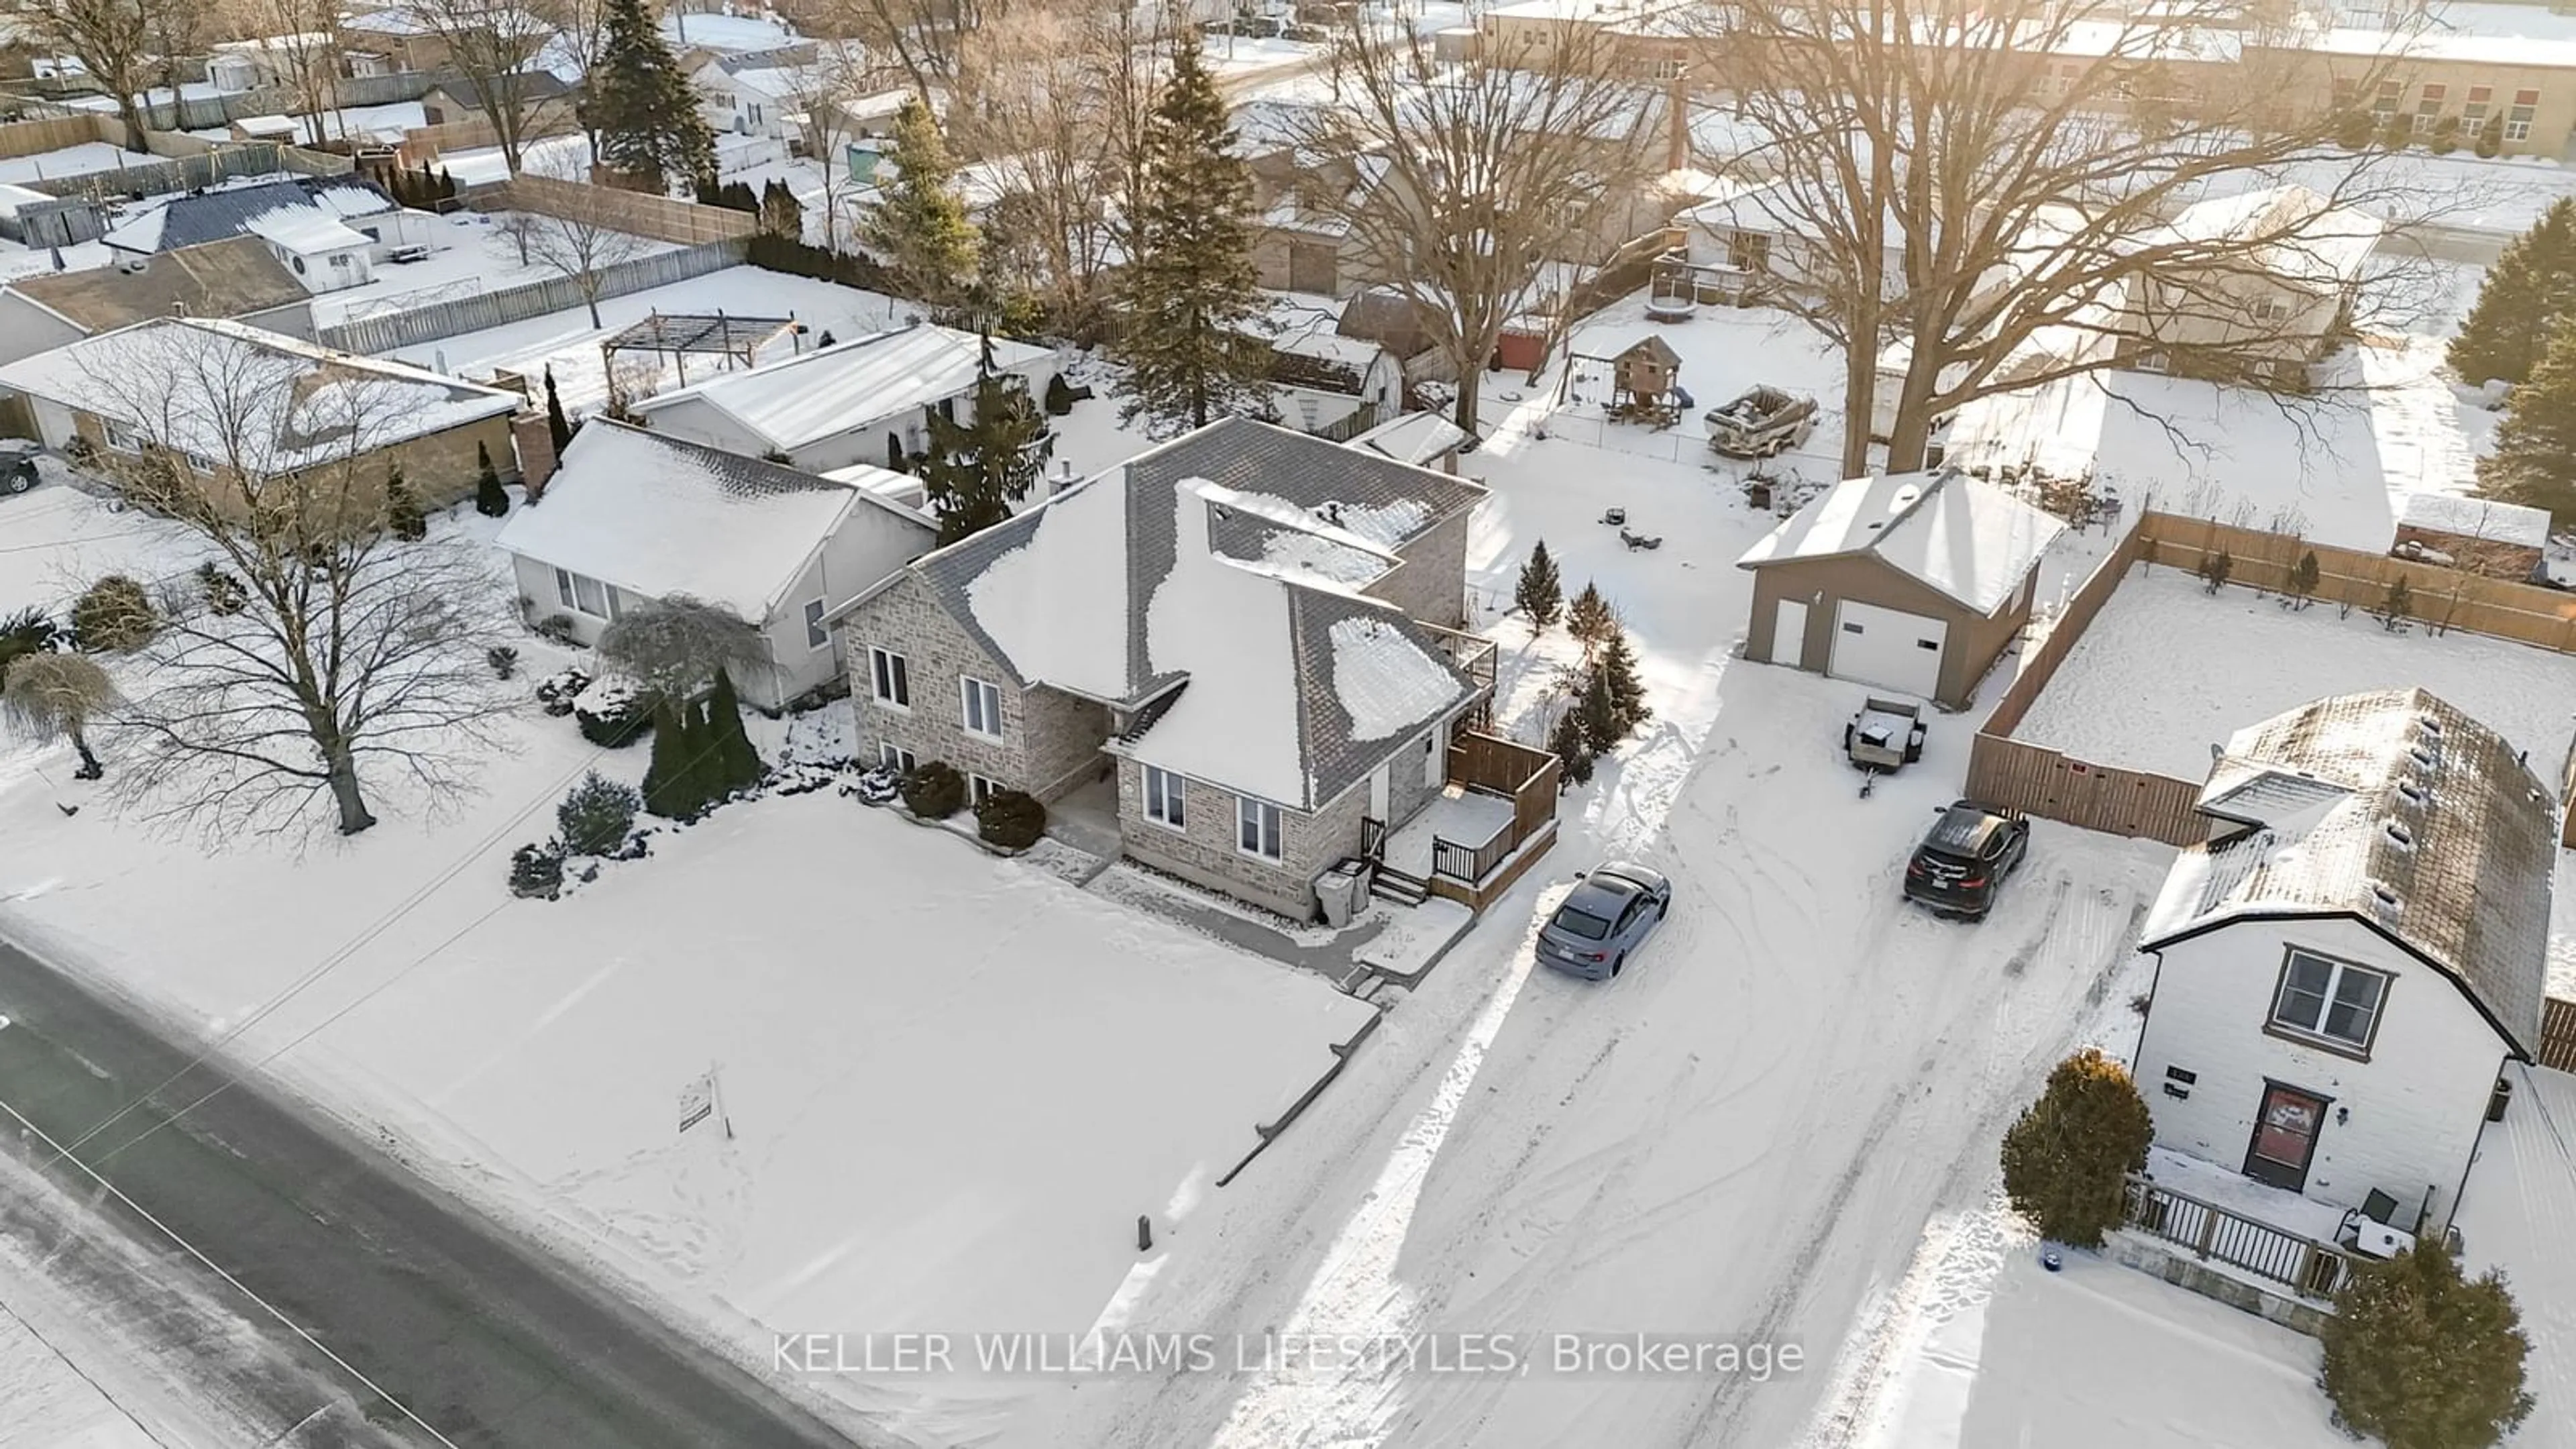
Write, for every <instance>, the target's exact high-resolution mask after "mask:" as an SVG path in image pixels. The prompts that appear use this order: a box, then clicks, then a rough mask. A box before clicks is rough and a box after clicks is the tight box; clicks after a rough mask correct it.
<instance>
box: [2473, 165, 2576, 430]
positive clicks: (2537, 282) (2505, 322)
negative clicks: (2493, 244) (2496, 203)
mask: <svg viewBox="0 0 2576 1449" xmlns="http://www.w3.org/2000/svg"><path fill="white" fill-rule="evenodd" d="M2571 312H2576V198H2570V197H2560V198H2559V199H2558V201H2557V202H2556V203H2555V204H2554V205H2552V206H2551V207H2550V208H2549V210H2547V211H2545V212H2543V213H2541V217H2540V220H2539V221H2538V222H2536V223H2534V224H2533V225H2532V228H2531V230H2529V231H2527V232H2524V233H2523V234H2522V235H2520V236H2518V237H2515V238H2514V239H2513V241H2512V242H2511V243H2510V244H2508V245H2507V246H2506V247H2505V249H2504V252H2503V254H2502V255H2501V256H2498V257H2497V258H2496V261H2495V265H2494V266H2491V267H2489V268H2487V276H2486V280H2485V281H2484V282H2483V283H2481V284H2480V285H2479V287H2478V300H2477V303H2476V305H2474V306H2472V307H2471V308H2470V309H2469V315H2468V320H2466V321H2464V322H2462V323H2461V324H2460V335H2459V336H2457V337H2454V338H2452V339H2451V351H2450V359H2451V367H2452V369H2453V370H2454V371H2456V372H2458V373H2459V374H2460V380H2461V381H2462V382H2465V383H2468V384H2469V385H2470V386H2472V387H2474V386H2476V385H2478V384H2480V383H2483V382H2485V381H2487V380H2488V379H2489V378H2502V379H2503V380H2505V381H2506V382H2510V383H2522V382H2526V381H2528V380H2529V379H2530V377H2531V374H2532V370H2533V369H2534V368H2535V367H2537V366H2538V365H2539V363H2540V355H2541V353H2543V352H2544V351H2546V350H2547V349H2548V347H2549V335H2550V332H2551V330H2552V329H2553V328H2555V327H2556V326H2557V325H2558V323H2559V322H2560V321H2561V320H2562V319H2564V318H2565V317H2567V316H2568V315H2569V314H2570V313H2571Z"/></svg>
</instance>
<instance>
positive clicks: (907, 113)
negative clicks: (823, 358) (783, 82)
mask: <svg viewBox="0 0 2576 1449" xmlns="http://www.w3.org/2000/svg"><path fill="white" fill-rule="evenodd" d="M884 165H885V167H886V168H888V169H891V170H892V171H893V172H894V179H893V180H891V181H888V182H886V183H885V184H884V185H882V186H881V187H879V188H878V191H877V204H876V208H875V209H874V210H873V211H870V212H869V213H868V217H867V224H866V226H865V227H864V228H863V229H862V230H861V232H860V236H859V239H860V240H861V241H863V242H865V243H866V244H867V247H868V249H869V250H870V251H872V252H874V253H875V254H876V255H877V257H878V258H879V260H881V261H883V262H884V263H885V265H886V270H887V271H888V272H890V273H891V274H892V279H893V281H894V284H895V288H896V290H897V291H898V292H900V293H901V294H902V295H904V296H907V297H911V298H912V299H914V300H915V301H919V302H923V303H926V304H928V305H930V306H933V307H945V306H948V305H950V304H952V303H954V302H955V301H956V300H957V298H958V297H960V296H961V295H963V294H964V292H965V289H966V284H967V282H968V281H969V280H970V279H972V278H973V277H974V275H975V250H976V236H975V224H974V223H973V222H970V221H968V220H967V219H966V203H965V202H964V201H962V200H960V199H959V198H958V195H957V178H956V168H955V166H954V165H953V164H952V163H951V162H950V161H949V159H948V142H947V141H946V139H944V138H943V137H942V136H941V135H940V134H939V122H938V121H937V120H935V119H933V118H932V116H931V114H930V110H929V108H928V107H926V106H924V105H922V104H921V103H920V102H919V101H905V102H904V103H903V109H902V110H900V111H897V112H896V113H895V118H894V138H893V140H892V141H890V142H889V143H888V144H887V146H886V152H885V160H884Z"/></svg>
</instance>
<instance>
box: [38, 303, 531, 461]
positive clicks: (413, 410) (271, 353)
mask: <svg viewBox="0 0 2576 1449" xmlns="http://www.w3.org/2000/svg"><path fill="white" fill-rule="evenodd" d="M201 377H202V378H211V379H216V380H217V381H216V382H214V383H212V384H209V385H208V386H209V387H210V388H212V387H219V388H220V389H221V395H220V396H207V395H205V393H204V392H201V391H200V390H198V389H197V388H195V387H192V385H191V383H190V381H189V380H190V379H191V378H201ZM0 387H7V388H10V389H13V390H15V391H18V392H22V393H26V394H28V395H30V396H33V397H41V398H45V399H47V400H49V401H52V402H56V403H60V404H62V405H63V406H65V407H69V408H73V409H77V410H79V411H82V412H87V413H93V414H96V415H97V416H100V417H104V418H111V419H115V420H117V421H119V422H122V423H125V424H128V425H131V426H133V427H134V428H136V429H137V430H139V431H140V432H141V433H142V434H143V435H144V436H145V437H147V438H149V439H150V440H152V441H154V442H157V443H159V444H161V445H162V446H164V447H168V448H175V449H177V450H179V451H181V452H186V453H193V454H197V455H199V456H202V457H207V458H215V459H221V458H225V457H226V456H228V455H231V454H233V453H234V451H235V448H234V444H236V443H238V444H240V445H241V446H242V447H243V448H245V449H255V450H258V454H257V456H254V457H252V458H250V459H249V460H248V461H249V462H250V463H252V464H253V465H255V466H256V467H258V468H259V469H261V470H263V471H267V472H272V473H283V472H289V471H292V470H295V469H298V468H308V467H313V466H316V465H319V464H323V463H328V462H332V461H334V460H336V459H339V458H343V457H346V456H348V454H349V452H350V451H351V445H350V433H351V430H352V429H353V428H363V429H364V430H365V431H364V436H363V439H362V440H361V441H360V442H358V444H357V449H356V450H357V451H359V452H370V451H373V450H375V449H378V448H385V447H391V446H393V445H395V444H398V443H403V442H408V441H410V440H411V439H413V438H420V437H427V436H429V435H430V434H433V433H442V432H446V431H447V430H448V429H450V428H457V427H463V426H464V425H466V424H468V423H472V422H475V421H477V420H479V419H483V418H488V417H495V416H505V415H507V414H510V413H513V412H516V411H517V410H518V409H519V408H520V407H522V406H523V405H524V400H523V399H521V398H520V396H519V395H518V394H517V393H514V392H504V391H502V390H501V389H499V388H491V387H484V386H483V385H481V384H479V383H471V382H465V381H462V380H460V379H458V378H453V377H446V376H442V375H440V374H438V373H435V372H430V371H427V370H426V369H423V368H417V367H410V366H406V365H404V364H402V363H399V362H387V361H383V360H381V359H378V358H373V357H359V356H355V355H353V354H350V353H346V352H334V351H332V350H331V349H330V348H327V347H322V346H318V345H316V344H314V343H311V342H306V341H303V340H301V339H299V338H293V337H286V336H282V335H280V334H278V333H275V332H269V331H265V330H263V329H261V328H258V327H254V326H251V325H249V324H248V323H243V322H232V321H226V320H223V319H220V318H214V317H161V318H155V319H153V320H151V321H149V322H138V323H136V324H134V325H133V326H131V327H122V328H119V329H117V330H115V331H113V332H102V333H100V334H98V335H97V336H95V337H84V338H82V339H81V340H80V341H78V342H74V343H71V344H69V345H67V346H63V347H57V348H55V349H54V350H52V351H51V352H40V353H37V354H36V355H35V356H33V357H22V358H20V359H18V360H17V361H16V362H13V363H10V364H8V365H7V366H5V367H0ZM215 417H222V418H224V419H226V420H225V421H223V422H221V423H220V424H218V423H216V422H212V421H209V419H211V418H215Z"/></svg>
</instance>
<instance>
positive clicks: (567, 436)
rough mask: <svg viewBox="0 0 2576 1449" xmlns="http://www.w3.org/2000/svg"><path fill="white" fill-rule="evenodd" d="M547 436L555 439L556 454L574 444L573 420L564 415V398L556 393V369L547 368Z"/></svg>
mask: <svg viewBox="0 0 2576 1449" xmlns="http://www.w3.org/2000/svg"><path fill="white" fill-rule="evenodd" d="M546 436H547V437H550V438H552V439H554V442H555V456H556V457H557V458H561V457H562V456H563V451H564V449H566V448H569V447H571V446H572V420H571V419H570V418H567V417H565V416H564V406H563V399H562V398H560V397H557V396H556V395H555V370H554V368H553V367H552V366H551V365H549V366H548V367H547V368H546Z"/></svg>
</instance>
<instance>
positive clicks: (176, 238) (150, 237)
mask: <svg viewBox="0 0 2576 1449" xmlns="http://www.w3.org/2000/svg"><path fill="white" fill-rule="evenodd" d="M289 210H292V211H301V212H305V213H308V214H311V215H314V216H320V217H326V218H329V219H332V220H336V221H346V220H348V219H349V218H350V217H354V216H375V215H378V214H380V213H383V212H388V211H392V210H394V202H393V198H392V197H390V196H387V195H386V194H385V193H384V192H382V191H380V190H378V189H377V188H376V187H375V186H373V185H371V184H369V183H367V182H364V181H354V180H351V179H350V178H348V177H345V176H331V177H320V176H304V177H293V178H289V179H285V180H279V181H263V182H258V183H255V184H252V185H249V186H234V187H225V188H216V189H211V190H207V191H201V192H194V193H191V194H189V195H186V196H173V197H171V198H170V199H169V200H167V201H165V202H163V203H161V204H160V205H158V206H154V207H152V208H151V209H150V210H147V211H141V212H137V213H136V214H135V215H134V216H132V217H131V218H129V219H127V220H126V221H123V222H120V223H119V224H117V225H116V226H114V227H111V228H109V229H108V231H107V232H106V234H105V235H104V236H102V237H101V238H100V240H102V241H104V242H106V243H107V244H108V245H109V246H110V247H112V248H114V249H116V250H118V251H128V252H147V253H149V252H166V251H170V250H173V249H174V248H178V247H185V246H195V245H197V244H199V243H201V242H210V241H221V240H222V239H223V238H225V237H228V236H239V235H241V234H242V233H243V232H246V231H249V230H251V229H252V228H251V223H252V222H253V221H255V220H258V219H261V218H275V217H277V216H278V214H279V213H281V212H283V211H289Z"/></svg>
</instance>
